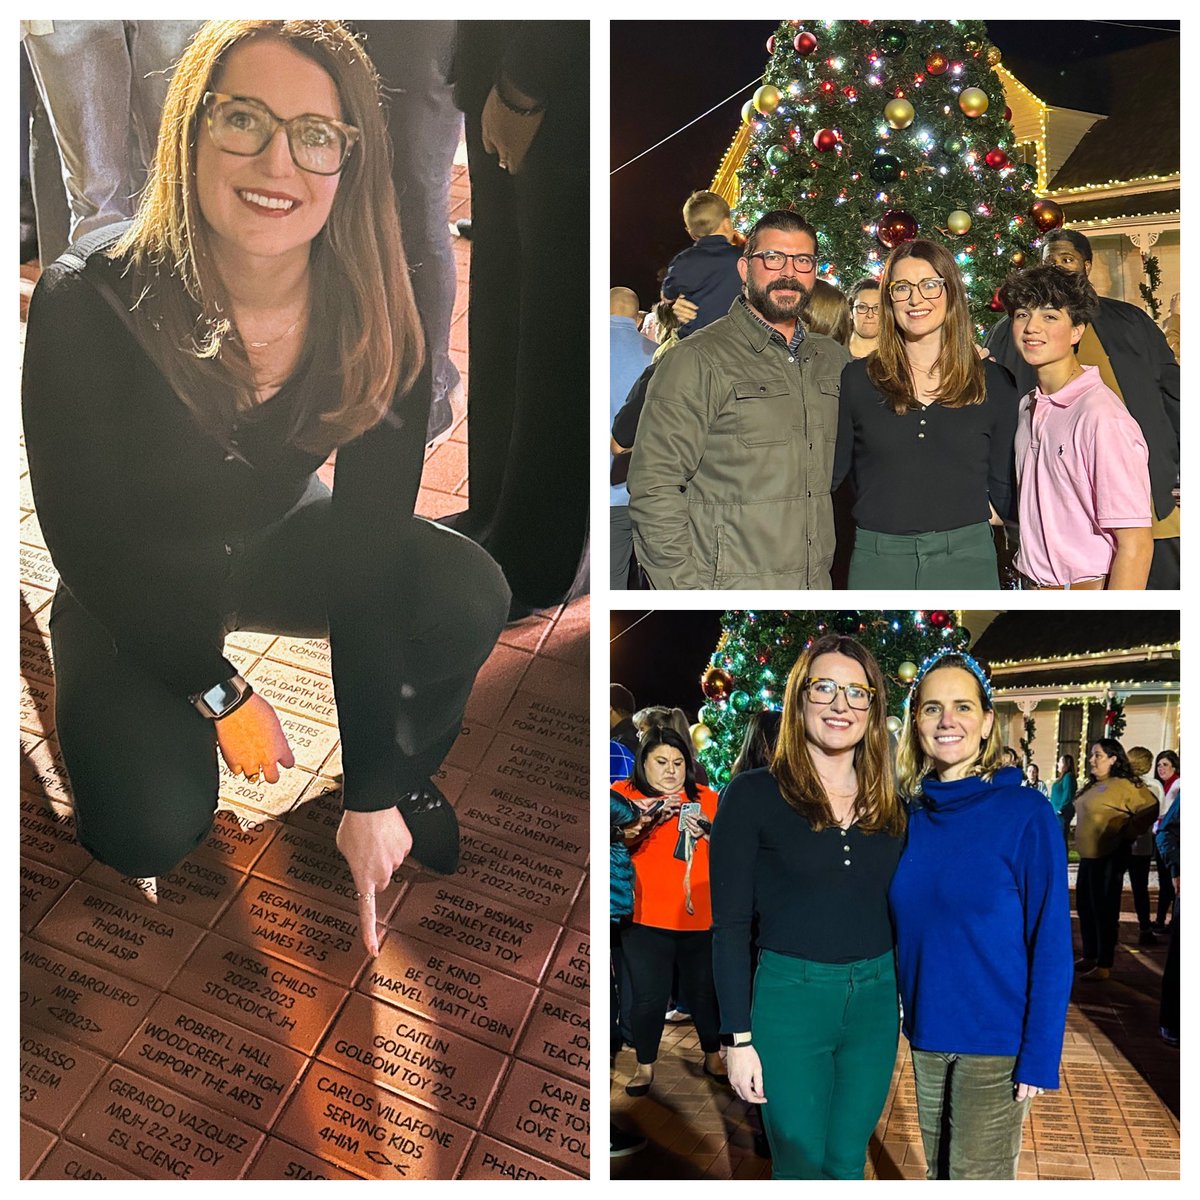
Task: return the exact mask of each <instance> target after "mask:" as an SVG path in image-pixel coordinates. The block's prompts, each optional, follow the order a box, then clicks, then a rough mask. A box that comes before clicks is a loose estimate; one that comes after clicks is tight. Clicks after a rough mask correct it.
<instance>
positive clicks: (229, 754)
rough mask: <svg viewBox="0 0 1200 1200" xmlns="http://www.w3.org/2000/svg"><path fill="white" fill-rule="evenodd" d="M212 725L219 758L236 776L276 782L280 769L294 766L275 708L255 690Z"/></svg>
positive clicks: (285, 735) (293, 758) (294, 760)
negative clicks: (215, 732) (215, 728)
mask: <svg viewBox="0 0 1200 1200" xmlns="http://www.w3.org/2000/svg"><path fill="white" fill-rule="evenodd" d="M214 724H215V725H216V727H217V745H218V746H220V747H221V757H222V758H224V759H225V764H226V765H227V766H228V767H229V769H230V770H231V771H232V772H233V773H234V774H235V775H245V776H246V778H247V779H256V778H257V777H258V776H259V775H260V774H261V775H262V777H263V778H264V779H265V780H266V781H267V783H278V782H279V768H280V767H294V766H295V765H296V759H295V757H294V756H293V754H292V748H291V747H290V746H289V745H288V740H287V734H285V733H284V732H283V727H282V726H281V725H280V724H279V718H278V717H277V716H276V715H275V710H274V709H273V708H272V707H271V705H270V704H269V703H268V702H267V701H266V700H264V699H263V698H262V696H260V695H259V694H258V693H257V692H255V693H254V695H252V696H251V697H250V699H249V700H247V701H246V702H245V704H241V705H239V706H238V707H237V708H235V709H234V710H233V712H231V713H230V714H229V716H227V717H221V718H220V720H218V721H215V722H214Z"/></svg>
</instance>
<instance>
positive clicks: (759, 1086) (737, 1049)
mask: <svg viewBox="0 0 1200 1200" xmlns="http://www.w3.org/2000/svg"><path fill="white" fill-rule="evenodd" d="M725 1070H726V1071H728V1072H729V1085H730V1087H732V1088H733V1090H734V1091H735V1092H737V1094H738V1096H739V1097H740V1098H741V1099H742V1100H745V1101H746V1103H747V1104H766V1102H767V1098H766V1096H765V1095H763V1082H762V1063H761V1062H760V1061H759V1057H758V1051H757V1050H755V1048H754V1047H753V1046H730V1047H729V1049H728V1050H727V1051H726V1052H725Z"/></svg>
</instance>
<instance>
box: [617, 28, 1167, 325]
mask: <svg viewBox="0 0 1200 1200" xmlns="http://www.w3.org/2000/svg"><path fill="white" fill-rule="evenodd" d="M777 24H778V22H776V21H693V22H685V21H614V22H613V23H612V26H611V28H612V64H611V65H612V74H613V85H612V102H611V106H612V147H611V154H612V161H611V167H610V169H612V168H615V167H618V166H620V165H621V164H622V163H624V162H626V161H627V160H628V159H631V158H632V157H633V156H634V155H635V154H638V153H639V152H641V151H642V150H645V149H646V148H647V147H649V146H652V145H653V144H654V143H655V142H657V141H658V140H659V139H660V138H663V137H665V136H666V135H667V134H669V133H671V132H673V131H674V130H676V129H678V128H680V127H681V126H682V125H684V124H686V123H687V122H688V121H691V120H693V119H694V118H695V117H698V116H699V115H700V114H701V113H702V112H705V111H706V110H707V109H709V108H711V107H712V106H713V105H714V104H716V103H717V102H718V101H719V100H724V98H725V97H726V96H729V95H730V94H731V93H732V92H734V91H737V95H736V96H735V97H733V98H732V99H730V100H728V101H727V102H726V103H724V104H722V105H721V107H719V108H718V109H716V110H715V111H714V112H712V113H710V114H709V115H708V116H706V117H705V118H704V119H703V120H702V121H699V122H697V123H696V124H695V125H693V126H691V127H690V128H689V129H687V130H686V131H685V132H684V133H682V134H680V135H679V136H678V137H676V138H673V139H672V140H671V141H670V142H668V143H667V144H666V145H664V146H660V147H659V148H658V149H657V150H654V151H652V152H651V153H650V154H647V155H646V156H645V157H644V158H642V159H639V161H638V162H636V163H634V164H633V165H632V166H629V167H626V168H625V169H624V170H622V171H620V172H619V173H618V174H616V175H614V176H612V177H611V179H610V191H611V196H612V226H613V236H612V263H611V279H610V284H612V285H618V284H619V285H622V286H625V287H631V288H633V289H634V290H635V291H636V292H637V293H638V297H639V299H640V300H641V303H642V305H643V307H646V306H648V304H649V303H650V302H652V301H653V300H654V299H656V298H657V285H656V282H655V273H656V272H657V271H658V269H659V268H660V267H663V266H666V264H667V263H668V262H669V261H670V260H671V258H672V257H673V256H674V255H675V254H677V253H678V252H679V251H680V250H682V249H683V248H684V247H685V246H686V245H688V238H687V234H686V232H685V231H684V228H683V219H682V216H681V214H680V210H681V208H682V207H683V202H684V200H686V199H687V196H688V193H689V192H691V191H693V190H695V189H697V188H706V187H708V185H709V184H710V183H711V182H712V177H713V175H714V174H715V173H716V169H717V166H718V165H719V164H720V161H721V158H722V156H723V155H724V153H725V151H726V150H727V149H728V148H729V144H730V142H732V140H733V137H734V134H735V133H736V132H737V129H738V125H739V123H740V121H741V109H742V105H743V104H744V103H745V101H746V100H747V99H749V97H750V95H751V94H752V92H753V88H752V87H748V86H747V85H750V84H751V81H752V80H755V79H757V77H758V76H759V75H761V74H762V72H763V70H764V69H765V67H766V65H767V50H766V41H767V38H768V37H770V36H771V34H772V33H774V32H775V29H776V27H777ZM1140 24H1144V25H1151V26H1154V27H1155V29H1158V30H1161V31H1162V32H1155V30H1147V29H1142V28H1128V27H1126V26H1123V25H1121V26H1118V25H1115V24H1113V23H1110V22H1100V21H989V22H988V31H989V33H990V34H991V37H992V40H993V41H994V42H995V43H996V45H997V46H999V47H1000V49H1001V51H1002V52H1003V53H1004V54H1005V55H1006V56H1008V55H1012V56H1013V57H1019V58H1021V59H1026V60H1031V61H1036V62H1041V63H1059V64H1063V65H1064V66H1066V65H1070V64H1075V63H1078V62H1082V61H1084V60H1086V59H1088V58H1092V57H1096V56H1098V55H1103V54H1111V53H1113V52H1115V51H1117V50H1122V49H1126V48H1128V47H1130V46H1136V45H1141V44H1143V43H1145V42H1150V41H1156V40H1158V39H1160V38H1163V37H1172V36H1178V31H1179V22H1177V21H1174V22H1172V21H1158V20H1153V21H1151V20H1147V21H1145V22H1141V23H1140ZM739 89H740V90H739Z"/></svg>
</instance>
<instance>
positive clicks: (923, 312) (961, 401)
mask: <svg viewBox="0 0 1200 1200" xmlns="http://www.w3.org/2000/svg"><path fill="white" fill-rule="evenodd" d="M880 294H881V295H882V297H883V307H882V310H881V312H880V329H879V338H878V341H877V346H878V349H877V350H876V351H875V352H874V353H873V354H870V355H868V356H867V357H866V358H864V359H859V360H856V361H855V362H852V363H850V364H849V365H848V366H847V367H846V368H845V369H844V370H843V372H842V388H841V398H840V404H839V412H838V439H837V452H836V457H835V461H834V471H833V487H834V489H835V490H836V489H837V487H838V486H839V485H840V484H841V482H842V480H844V479H845V478H846V477H847V476H850V477H851V482H852V487H853V490H854V495H855V498H854V522H855V525H856V526H857V530H856V532H855V539H854V554H853V557H852V558H851V560H850V578H849V586H850V587H851V588H902V587H918V586H929V587H964V588H994V587H999V577H998V574H997V570H996V555H995V551H994V548H993V544H992V534H991V529H990V525H999V524H1001V523H1002V520H1003V518H1004V517H1006V516H1011V515H1013V503H1014V498H1015V490H1014V489H1015V485H1014V471H1015V466H1014V457H1013V439H1014V437H1015V435H1016V428H1017V393H1016V388H1015V386H1014V384H1013V382H1012V379H1011V378H1010V377H1009V375H1008V374H1007V372H1006V371H1004V369H1003V368H1002V367H999V366H997V364H996V363H994V362H986V363H985V362H983V361H981V360H980V358H979V356H978V354H977V353H976V352H975V347H974V345H973V342H972V338H971V317H970V313H969V312H968V310H967V294H966V289H965V288H964V287H963V282H962V278H961V276H960V275H959V272H958V267H957V265H956V264H955V262H954V259H953V257H952V256H951V255H950V253H949V251H947V250H946V249H945V248H944V247H942V246H939V245H937V244H936V243H934V242H926V241H913V242H904V243H903V244H902V245H900V246H897V247H896V249H895V250H893V251H892V253H891V255H890V256H889V258H888V261H887V264H886V265H885V267H884V271H883V279H882V280H881V292H880Z"/></svg>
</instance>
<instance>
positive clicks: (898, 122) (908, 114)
mask: <svg viewBox="0 0 1200 1200" xmlns="http://www.w3.org/2000/svg"><path fill="white" fill-rule="evenodd" d="M916 115H917V110H916V109H915V108H913V106H912V105H911V104H910V103H909V102H908V101H907V100H904V99H899V98H898V99H896V100H889V101H888V102H887V103H886V104H885V105H884V106H883V119H884V120H885V121H886V122H887V123H888V124H889V125H890V126H891V127H892V128H893V129H907V128H908V127H909V126H910V125H911V124H912V123H913V118H914V117H915V116H916Z"/></svg>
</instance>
